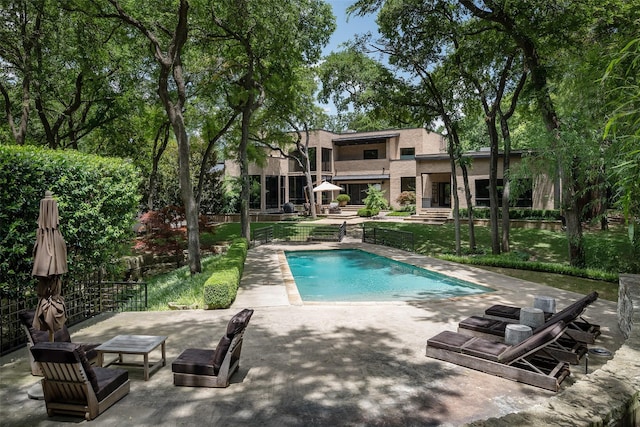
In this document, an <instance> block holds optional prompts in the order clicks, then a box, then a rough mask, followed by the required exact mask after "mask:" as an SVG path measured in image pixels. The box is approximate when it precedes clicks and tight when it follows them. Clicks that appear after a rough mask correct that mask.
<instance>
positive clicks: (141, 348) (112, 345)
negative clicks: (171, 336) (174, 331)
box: [96, 335, 167, 354]
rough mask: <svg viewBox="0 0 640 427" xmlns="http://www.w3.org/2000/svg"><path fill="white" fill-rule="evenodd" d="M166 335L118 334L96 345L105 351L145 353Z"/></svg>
mask: <svg viewBox="0 0 640 427" xmlns="http://www.w3.org/2000/svg"><path fill="white" fill-rule="evenodd" d="M166 339H167V337H164V336H156V335H118V336H115V337H113V338H111V339H110V340H109V341H107V342H105V343H103V344H101V345H99V346H98V347H96V351H103V352H106V353H120V352H122V353H129V354H145V353H149V352H150V351H151V350H153V349H154V348H156V347H158V346H159V345H160V344H162V343H164V342H165V341H166Z"/></svg>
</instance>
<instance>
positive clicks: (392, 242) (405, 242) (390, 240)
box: [362, 225, 415, 252]
mask: <svg viewBox="0 0 640 427" xmlns="http://www.w3.org/2000/svg"><path fill="white" fill-rule="evenodd" d="M362 241H363V242H364V243H372V244H374V245H383V246H390V247H392V248H397V249H402V250H405V251H410V252H415V246H414V238H413V233H411V232H408V231H400V230H394V229H391V228H381V227H371V226H369V227H367V226H366V225H365V226H364V227H363V228H362Z"/></svg>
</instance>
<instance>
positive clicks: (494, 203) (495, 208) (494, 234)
mask: <svg viewBox="0 0 640 427" xmlns="http://www.w3.org/2000/svg"><path fill="white" fill-rule="evenodd" d="M486 123H487V130H488V132H489V139H490V141H491V158H490V160H489V211H490V220H489V221H490V223H491V253H492V254H494V255H499V254H500V231H499V224H498V223H499V216H500V201H499V200H498V132H497V131H496V122H495V115H494V116H492V117H490V118H487V121H486Z"/></svg>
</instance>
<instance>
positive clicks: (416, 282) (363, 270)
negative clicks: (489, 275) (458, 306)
mask: <svg viewBox="0 0 640 427" xmlns="http://www.w3.org/2000/svg"><path fill="white" fill-rule="evenodd" d="M285 255H286V258H287V263H288V264H289V269H290V270H291V274H292V275H293V278H294V280H295V282H296V286H297V287H298V292H299V293H300V297H301V298H302V300H303V301H316V302H317V301H398V300H400V301H411V300H426V299H441V298H450V297H455V296H463V295H474V294H481V293H486V292H491V291H492V289H490V288H487V287H484V286H480V285H476V284H473V283H469V282H465V281H464V280H460V279H456V278H453V277H449V276H445V275H443V274H440V273H436V272H433V271H429V270H425V269H423V268H419V267H415V266H413V265H410V264H405V263H402V262H399V261H394V260H392V259H390V258H386V257H383V256H379V255H375V254H372V253H369V252H365V251H362V250H359V249H340V250H319V251H285Z"/></svg>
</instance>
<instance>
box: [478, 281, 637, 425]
mask: <svg viewBox="0 0 640 427" xmlns="http://www.w3.org/2000/svg"><path fill="white" fill-rule="evenodd" d="M619 286H620V293H619V298H618V324H619V326H620V329H621V331H622V333H623V334H624V336H625V337H626V338H627V339H626V341H625V343H624V344H623V345H622V347H620V349H618V351H616V353H615V354H614V357H613V358H612V359H611V360H609V361H608V362H607V363H606V364H605V365H604V366H603V367H602V368H600V369H598V370H597V371H595V372H593V373H592V374H590V375H588V376H586V377H585V378H584V379H582V380H580V381H578V382H576V383H575V384H574V385H572V386H571V387H569V388H567V389H565V390H563V391H562V392H560V393H558V394H557V395H556V396H553V397H551V398H550V399H549V400H548V401H547V402H545V403H544V404H540V405H537V406H534V407H532V408H531V409H530V410H528V411H524V412H518V413H514V414H509V415H505V416H504V417H500V418H491V419H488V420H483V421H476V422H473V423H470V424H467V425H468V426H474V427H497V426H505V427H506V426H510V427H511V426H551V425H563V426H589V427H591V426H593V427H596V426H598V427H600V426H616V427H636V426H640V403H639V397H640V275H631V274H621V275H620V285H619Z"/></svg>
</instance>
